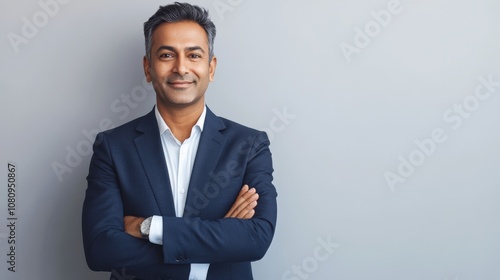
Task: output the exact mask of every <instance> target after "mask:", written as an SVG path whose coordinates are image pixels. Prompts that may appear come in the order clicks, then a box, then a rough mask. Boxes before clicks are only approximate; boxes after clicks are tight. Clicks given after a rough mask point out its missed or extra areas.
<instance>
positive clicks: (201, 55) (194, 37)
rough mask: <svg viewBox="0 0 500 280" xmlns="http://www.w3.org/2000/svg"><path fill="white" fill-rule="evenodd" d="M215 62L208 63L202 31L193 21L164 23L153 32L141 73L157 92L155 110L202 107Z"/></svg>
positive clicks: (212, 60)
mask: <svg viewBox="0 0 500 280" xmlns="http://www.w3.org/2000/svg"><path fill="white" fill-rule="evenodd" d="M216 64H217V60H216V58H215V57H213V58H212V59H211V60H209V49H208V39H207V34H206V32H205V30H204V29H203V28H202V27H201V26H200V25H199V24H198V23H196V22H192V21H181V22H175V23H163V24H161V25H159V26H158V27H157V28H156V30H155V31H154V32H153V37H152V44H151V59H150V60H148V59H147V58H146V57H144V72H145V74H146V79H147V81H148V82H152V84H153V87H154V89H155V92H156V103H157V106H158V109H159V110H160V111H161V110H168V109H173V108H178V109H180V108H203V105H204V104H205V92H206V90H207V87H208V84H209V82H211V81H212V80H213V77H214V73H215V67H216Z"/></svg>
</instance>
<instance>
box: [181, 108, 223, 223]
mask: <svg viewBox="0 0 500 280" xmlns="http://www.w3.org/2000/svg"><path fill="white" fill-rule="evenodd" d="M224 128H225V125H224V123H223V122H222V121H221V120H220V119H219V118H218V117H217V116H216V115H214V113H212V111H210V109H208V107H207V114H206V118H205V125H204V127H203V132H202V134H201V137H200V143H199V145H198V151H197V152H196V159H195V162H194V165H193V170H192V172H191V179H190V181H189V188H188V194H187V198H186V207H185V208H184V217H186V216H191V215H192V214H196V213H193V212H192V211H190V210H189V209H193V208H194V209H197V208H200V207H199V206H198V207H196V205H197V204H196V203H198V204H199V202H195V201H194V199H195V197H196V195H195V194H196V193H203V190H204V187H205V185H206V184H207V183H209V182H210V180H211V175H210V174H212V172H213V171H214V170H215V168H216V167H217V163H218V162H219V159H220V156H221V154H222V151H223V149H224V146H225V144H226V137H225V136H224V135H223V134H222V133H221V132H220V131H221V130H223V129H224ZM197 210H201V209H197Z"/></svg>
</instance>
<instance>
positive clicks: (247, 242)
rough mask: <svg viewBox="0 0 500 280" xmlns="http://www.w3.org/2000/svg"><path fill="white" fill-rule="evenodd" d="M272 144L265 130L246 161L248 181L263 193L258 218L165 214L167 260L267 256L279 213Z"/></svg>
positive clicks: (241, 259)
mask: <svg viewBox="0 0 500 280" xmlns="http://www.w3.org/2000/svg"><path fill="white" fill-rule="evenodd" d="M249 142H250V141H249ZM269 144H270V143H269V140H268V138H267V135H266V134H265V133H264V132H259V133H257V134H256V135H255V136H254V137H253V141H251V144H249V148H247V149H246V154H247V156H246V159H247V160H246V162H245V163H242V164H244V166H245V168H244V179H243V180H244V183H245V184H248V185H249V186H250V187H255V188H256V190H257V193H258V194H259V200H258V205H257V207H256V209H255V211H256V214H255V215H254V217H253V218H252V219H246V220H243V219H236V218H226V219H215V220H203V219H201V218H198V217H189V218H175V217H163V244H164V245H163V258H164V262H165V263H170V264H174V263H176V264H182V263H218V262H244V261H255V260H258V259H261V258H262V257H263V256H264V254H265V253H266V251H267V249H268V248H269V246H270V244H271V241H272V238H273V235H274V231H275V226H276V216H277V203H276V197H277V193H276V189H275V187H274V186H273V184H272V180H273V175H272V173H273V167H272V159H271V152H270V150H269ZM240 152H241V151H240ZM215 199H216V198H215Z"/></svg>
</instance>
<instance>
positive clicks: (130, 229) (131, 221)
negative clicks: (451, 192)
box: [123, 216, 145, 238]
mask: <svg viewBox="0 0 500 280" xmlns="http://www.w3.org/2000/svg"><path fill="white" fill-rule="evenodd" d="M144 220H145V218H141V217H134V216H125V217H124V218H123V224H124V225H125V232H126V233H128V234H130V235H132V236H133V237H137V238H143V237H142V234H141V223H142V221H144Z"/></svg>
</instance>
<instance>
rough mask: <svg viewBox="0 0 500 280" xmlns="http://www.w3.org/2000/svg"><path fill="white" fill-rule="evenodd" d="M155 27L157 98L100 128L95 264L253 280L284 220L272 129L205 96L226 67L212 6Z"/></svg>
mask: <svg viewBox="0 0 500 280" xmlns="http://www.w3.org/2000/svg"><path fill="white" fill-rule="evenodd" d="M144 34H145V39H146V55H145V57H144V61H143V64H144V72H145V75H146V78H147V80H148V82H151V83H152V85H153V87H154V89H155V92H156V106H155V108H153V110H152V111H151V112H150V113H149V114H147V115H145V116H143V117H141V118H138V119H136V120H133V121H131V122H129V123H126V124H124V125H122V126H120V127H117V128H115V129H112V130H109V131H106V132H103V133H100V134H98V135H97V137H96V141H95V143H94V155H93V156H92V160H91V163H90V169H89V175H88V177H87V180H88V188H87V191H86V197H85V202H84V205H83V214H82V229H83V241H84V249H85V256H86V259H87V263H88V265H89V267H90V268H91V269H92V270H96V271H114V272H120V273H124V274H125V275H127V277H128V276H129V275H133V276H134V277H135V278H134V279H137V280H139V279H176V280H187V279H198V280H200V279H207V280H212V279H213V280H223V279H238V280H246V279H253V277H252V271H251V265H250V262H251V261H255V260H258V259H261V258H262V257H263V256H264V254H265V252H266V251H267V249H268V248H269V246H270V244H271V241H272V238H273V235H274V230H275V225H276V212H277V206H276V196H277V194H276V190H275V188H274V186H273V184H272V172H273V168H272V161H271V153H270V151H269V140H268V138H267V135H266V134H265V133H264V132H259V131H256V130H253V129H250V128H247V127H244V126H242V125H239V124H237V123H234V122H232V121H229V120H226V119H223V118H219V117H217V116H215V115H214V114H213V113H212V112H211V111H210V110H209V109H208V108H207V107H206V105H205V91H206V89H207V87H208V84H209V82H211V81H212V80H213V77H214V73H215V68H216V65H217V59H216V57H215V56H214V54H213V42H214V37H215V26H214V24H213V23H212V22H211V21H210V19H209V17H208V12H207V11H206V10H204V9H202V8H200V7H197V6H192V5H190V4H181V3H174V4H172V5H167V6H163V7H160V9H159V10H158V11H157V12H156V13H155V14H154V15H153V16H152V17H151V18H150V19H149V20H148V21H147V22H146V23H145V24H144ZM257 200H258V201H257ZM113 277H114V276H113V275H112V276H111V278H112V279H113ZM122 277H124V275H123V274H122Z"/></svg>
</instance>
